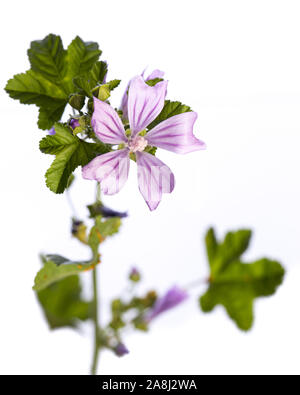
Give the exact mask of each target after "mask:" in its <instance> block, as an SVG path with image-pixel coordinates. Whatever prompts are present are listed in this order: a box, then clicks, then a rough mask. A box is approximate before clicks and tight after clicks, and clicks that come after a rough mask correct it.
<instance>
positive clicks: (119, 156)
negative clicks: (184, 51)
mask: <svg viewBox="0 0 300 395" xmlns="http://www.w3.org/2000/svg"><path fill="white" fill-rule="evenodd" d="M166 90H167V81H161V82H159V83H158V84H156V85H155V86H153V87H150V86H148V85H147V84H146V83H145V81H144V79H143V77H141V76H137V77H135V78H133V79H132V81H131V84H130V87H129V92H128V93H129V95H128V118H129V125H130V129H129V130H126V131H125V128H124V125H123V123H122V121H121V119H120V117H119V115H118V113H117V112H116V111H115V110H114V109H113V108H112V107H111V106H110V105H109V104H107V103H105V102H102V101H100V100H98V99H97V98H94V113H93V116H92V120H91V123H92V126H93V129H94V132H95V134H96V136H97V137H98V138H99V139H100V140H101V141H102V142H103V143H106V144H112V145H119V148H121V149H118V150H115V151H112V152H109V153H106V154H103V155H100V156H97V157H96V158H95V159H93V160H92V161H91V162H90V163H89V164H87V165H86V166H84V167H83V169H82V174H83V178H85V179H88V180H97V181H98V182H100V184H101V189H102V191H103V193H104V194H107V195H113V194H115V193H117V192H119V191H120V189H121V188H122V187H123V186H124V184H125V182H126V181H127V178H128V172H129V164H130V156H131V154H134V155H135V158H136V162H137V168H138V183H139V190H140V192H141V194H142V195H143V197H144V199H145V201H146V203H147V205H148V207H149V209H150V210H151V211H152V210H154V209H156V208H157V206H158V204H159V203H160V201H161V198H162V194H163V193H171V192H172V191H173V189H174V184H175V181H174V174H173V173H172V171H171V170H170V169H169V167H168V166H167V165H165V164H164V163H163V162H162V161H161V160H159V159H158V158H156V157H155V156H154V155H151V154H150V153H148V152H146V151H145V149H146V148H147V147H148V146H150V147H158V148H163V149H166V150H169V151H172V152H175V153H179V154H186V153H189V152H193V151H197V150H201V149H204V148H205V144H204V143H203V142H202V141H200V140H198V139H197V138H196V137H195V136H194V134H193V126H194V123H195V121H196V119H197V114H196V113H195V112H186V113H183V114H179V115H175V116H173V117H171V118H168V119H167V120H165V121H163V122H161V123H159V124H158V125H157V126H156V127H154V128H153V129H151V130H149V131H148V130H147V126H148V125H150V124H151V122H152V121H154V120H155V119H156V118H157V116H158V115H159V114H160V113H161V111H162V109H163V107H164V103H165V96H166Z"/></svg>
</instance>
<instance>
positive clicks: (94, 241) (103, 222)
mask: <svg viewBox="0 0 300 395" xmlns="http://www.w3.org/2000/svg"><path fill="white" fill-rule="evenodd" d="M120 226H121V220H120V218H119V217H115V218H107V219H103V218H102V217H101V216H98V217H96V219H95V225H94V226H93V227H92V229H91V231H90V235H89V240H88V244H89V246H90V247H91V249H92V251H93V256H94V259H96V258H97V256H98V248H99V245H100V243H102V242H103V241H104V240H105V239H106V237H108V236H112V235H114V234H115V233H117V232H118V231H119V228H120Z"/></svg>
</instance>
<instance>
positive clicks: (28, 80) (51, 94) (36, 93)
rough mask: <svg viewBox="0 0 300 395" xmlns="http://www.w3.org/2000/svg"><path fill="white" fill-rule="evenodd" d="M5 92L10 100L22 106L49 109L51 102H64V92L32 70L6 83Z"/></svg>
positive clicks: (17, 75)
mask: <svg viewBox="0 0 300 395" xmlns="http://www.w3.org/2000/svg"><path fill="white" fill-rule="evenodd" d="M5 90H6V92H7V93H8V94H9V96H10V97H11V98H12V99H18V100H19V101H20V102H21V103H23V104H36V105H37V106H39V107H45V108H47V107H49V106H50V107H51V106H53V102H55V103H60V104H61V105H62V104H63V103H64V101H65V97H66V95H65V93H64V91H63V90H62V89H61V88H60V87H59V86H57V85H55V84H54V83H52V82H50V81H48V80H47V79H45V78H44V77H42V76H41V75H39V74H37V73H35V72H34V71H32V70H29V71H27V72H26V73H23V74H16V75H15V76H14V77H13V78H12V79H10V80H9V81H8V82H7V85H6V87H5Z"/></svg>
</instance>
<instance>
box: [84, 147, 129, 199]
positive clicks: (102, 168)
mask: <svg viewBox="0 0 300 395" xmlns="http://www.w3.org/2000/svg"><path fill="white" fill-rule="evenodd" d="M128 172H129V150H128V149H123V150H119V151H112V152H108V153H107V154H103V155H99V156H97V157H96V158H95V159H93V160H92V161H91V162H90V163H89V164H87V165H86V166H84V167H83V168H82V176H83V178H85V179H87V180H96V181H98V182H100V183H101V190H102V192H103V193H104V194H105V195H114V194H115V193H118V192H119V191H120V190H121V189H122V188H123V186H124V185H125V183H126V181H127V178H128Z"/></svg>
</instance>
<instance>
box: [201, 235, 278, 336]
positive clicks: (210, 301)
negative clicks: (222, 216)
mask: <svg viewBox="0 0 300 395" xmlns="http://www.w3.org/2000/svg"><path fill="white" fill-rule="evenodd" d="M250 238H251V231H249V230H240V231H237V232H229V233H228V234H227V235H226V237H225V239H224V241H223V242H222V243H219V242H218V241H217V239H216V237H215V234H214V230H213V229H210V230H209V231H208V233H207V235H206V247H207V255H208V259H209V264H210V269H211V275H210V280H209V282H210V284H209V288H208V290H207V292H206V293H205V294H204V295H203V296H202V297H201V298H200V305H201V308H202V310H203V311H204V312H211V311H212V310H213V309H214V308H215V307H216V306H217V305H222V306H224V307H225V309H226V311H227V313H228V315H229V317H230V318H231V319H232V320H233V321H234V322H235V323H236V324H237V326H238V327H239V328H240V329H242V330H245V331H246V330H249V329H250V328H251V327H252V325H253V319H254V314H253V304H254V301H255V299H256V298H258V297H263V296H270V295H273V294H274V293H275V291H276V289H277V287H278V286H279V285H280V284H281V283H282V281H283V278H284V269H283V267H282V266H281V265H280V263H279V262H277V261H273V260H270V259H266V258H264V259H260V260H258V261H255V262H253V263H243V262H242V260H241V255H242V254H243V253H244V252H245V251H246V250H247V248H248V245H249V242H250Z"/></svg>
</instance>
